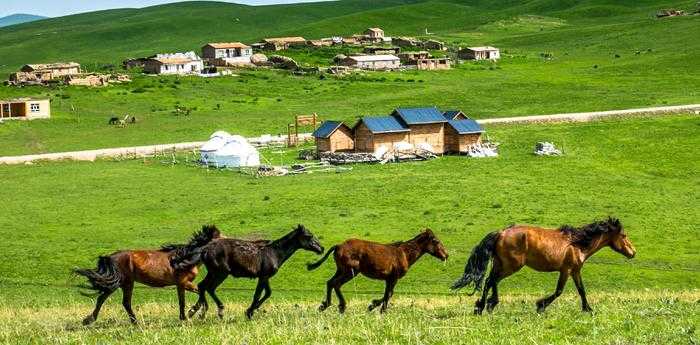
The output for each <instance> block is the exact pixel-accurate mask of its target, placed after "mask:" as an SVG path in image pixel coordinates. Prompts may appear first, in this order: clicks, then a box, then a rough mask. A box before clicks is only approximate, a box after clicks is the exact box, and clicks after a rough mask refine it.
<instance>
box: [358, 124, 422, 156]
mask: <svg viewBox="0 0 700 345" xmlns="http://www.w3.org/2000/svg"><path fill="white" fill-rule="evenodd" d="M352 131H353V135H354V137H355V151H359V152H375V151H376V150H377V149H379V148H380V147H382V146H384V147H385V148H386V149H388V150H391V149H392V148H393V147H394V144H396V143H399V142H402V141H408V136H409V132H410V130H409V129H408V127H406V125H404V124H403V123H401V122H400V121H399V120H398V119H397V118H395V117H393V116H373V117H370V116H365V117H363V118H362V119H360V121H358V122H357V124H355V126H353V128H352Z"/></svg>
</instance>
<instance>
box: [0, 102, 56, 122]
mask: <svg viewBox="0 0 700 345" xmlns="http://www.w3.org/2000/svg"><path fill="white" fill-rule="evenodd" d="M50 117H51V101H49V100H48V99H36V98H18V99H12V100H5V101H3V100H0V119H21V120H33V119H48V118H50Z"/></svg>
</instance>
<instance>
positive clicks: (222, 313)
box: [216, 308, 224, 319]
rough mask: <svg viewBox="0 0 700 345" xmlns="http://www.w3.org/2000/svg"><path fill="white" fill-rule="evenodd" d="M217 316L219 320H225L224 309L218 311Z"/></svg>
mask: <svg viewBox="0 0 700 345" xmlns="http://www.w3.org/2000/svg"><path fill="white" fill-rule="evenodd" d="M216 316H218V317H219V319H223V318H224V308H220V309H219V310H217V311H216Z"/></svg>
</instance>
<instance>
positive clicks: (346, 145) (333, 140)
mask: <svg viewBox="0 0 700 345" xmlns="http://www.w3.org/2000/svg"><path fill="white" fill-rule="evenodd" d="M313 137H314V138H316V150H317V151H318V152H336V151H352V150H354V149H355V141H354V137H353V134H352V129H351V128H350V127H348V126H347V125H346V124H344V123H342V122H340V121H324V122H323V124H321V126H320V127H318V129H316V130H315V131H314V133H313Z"/></svg>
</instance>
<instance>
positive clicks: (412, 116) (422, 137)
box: [391, 107, 447, 153]
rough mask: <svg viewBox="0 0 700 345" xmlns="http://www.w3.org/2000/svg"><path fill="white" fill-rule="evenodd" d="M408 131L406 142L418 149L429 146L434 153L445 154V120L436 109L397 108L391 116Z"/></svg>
mask: <svg viewBox="0 0 700 345" xmlns="http://www.w3.org/2000/svg"><path fill="white" fill-rule="evenodd" d="M391 116H393V117H394V118H396V119H397V120H400V122H402V123H403V124H405V126H406V127H407V128H408V129H409V134H408V140H407V141H408V142H409V143H410V144H411V145H413V146H415V147H418V146H419V145H420V144H429V145H430V146H432V147H433V152H434V153H443V152H445V141H444V137H445V123H446V122H447V119H445V116H444V115H443V114H442V112H440V111H439V110H438V109H437V108H436V107H426V108H397V109H396V110H394V112H393V113H392V114H391Z"/></svg>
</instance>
